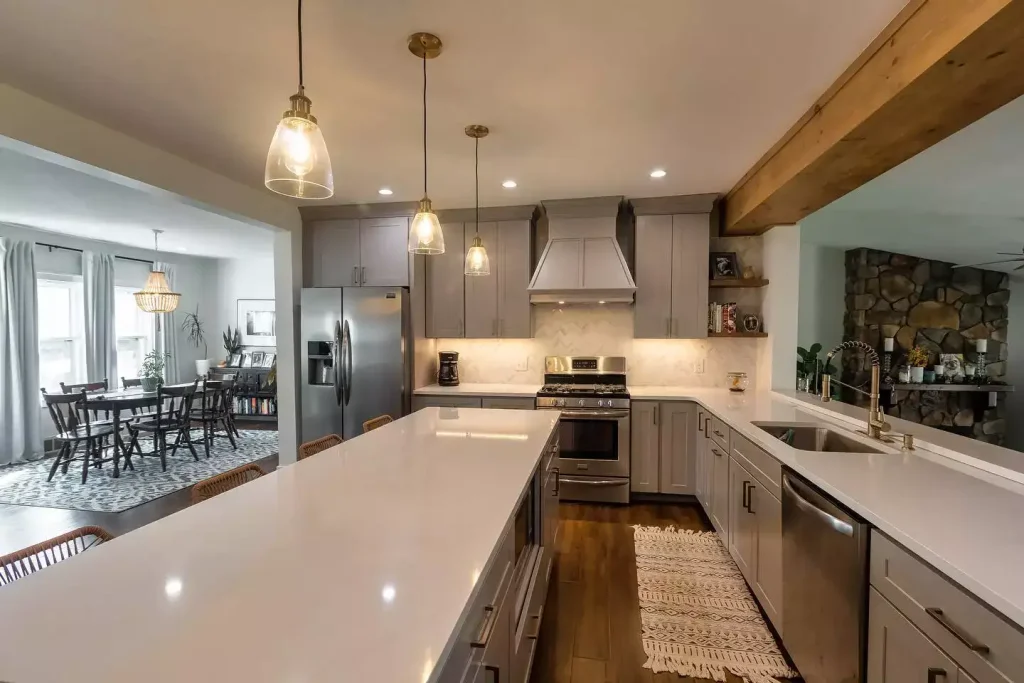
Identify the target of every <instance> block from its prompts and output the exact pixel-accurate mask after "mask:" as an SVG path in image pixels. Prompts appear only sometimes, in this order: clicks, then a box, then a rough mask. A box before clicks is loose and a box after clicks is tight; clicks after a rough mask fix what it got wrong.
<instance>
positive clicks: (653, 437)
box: [629, 401, 661, 493]
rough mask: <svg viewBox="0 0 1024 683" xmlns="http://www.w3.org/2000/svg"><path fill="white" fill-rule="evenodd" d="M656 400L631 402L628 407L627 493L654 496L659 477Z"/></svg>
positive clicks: (659, 455) (659, 450)
mask: <svg viewBox="0 0 1024 683" xmlns="http://www.w3.org/2000/svg"><path fill="white" fill-rule="evenodd" d="M659 409H660V404H658V402H657V401H633V402H632V403H631V406H630V417H629V429H630V446H629V448H630V454H629V456H630V468H629V490H630V491H634V492H637V493H657V492H658V490H659V488H658V484H659V477H660V459H661V432H660V430H659V429H658V411H659Z"/></svg>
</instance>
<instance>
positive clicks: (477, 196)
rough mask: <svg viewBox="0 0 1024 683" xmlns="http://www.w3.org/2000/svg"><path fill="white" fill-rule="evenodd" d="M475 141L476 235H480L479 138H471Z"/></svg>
mask: <svg viewBox="0 0 1024 683" xmlns="http://www.w3.org/2000/svg"><path fill="white" fill-rule="evenodd" d="M473 139H474V140H475V141H476V149H475V151H474V155H473V156H474V163H473V175H474V176H475V177H476V234H477V235H479V234H480V138H473Z"/></svg>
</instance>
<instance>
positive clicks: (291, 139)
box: [263, 0, 334, 199]
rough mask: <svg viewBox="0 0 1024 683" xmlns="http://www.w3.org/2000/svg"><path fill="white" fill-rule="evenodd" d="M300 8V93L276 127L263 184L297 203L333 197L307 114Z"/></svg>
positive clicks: (327, 163) (319, 136)
mask: <svg viewBox="0 0 1024 683" xmlns="http://www.w3.org/2000/svg"><path fill="white" fill-rule="evenodd" d="M298 4H299V91H298V92H297V93H295V94H294V95H292V96H291V97H290V98H289V99H290V100H291V103H292V105H291V108H290V109H288V111H286V112H285V113H284V116H283V117H282V118H281V122H280V123H278V124H277V130H275V131H274V138H273V140H271V141H270V151H268V152H267V167H266V170H265V172H264V174H263V183H264V184H265V185H266V186H267V188H268V189H270V190H273V191H274V192H277V193H278V194H283V195H286V196H288V197H295V198H296V199H327V198H328V197H331V196H333V195H334V173H333V171H332V170H331V157H330V155H329V154H328V153H327V143H325V142H324V134H323V132H322V131H321V130H320V126H319V125H318V124H317V122H316V117H315V116H313V115H312V114H311V113H310V107H311V106H312V102H311V101H310V99H309V98H308V97H306V88H305V83H304V82H303V73H302V0H298Z"/></svg>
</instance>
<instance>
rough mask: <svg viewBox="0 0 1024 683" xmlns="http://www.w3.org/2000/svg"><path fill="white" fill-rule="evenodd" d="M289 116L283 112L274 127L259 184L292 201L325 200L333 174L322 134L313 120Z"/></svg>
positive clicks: (329, 195) (331, 191) (330, 194)
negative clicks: (275, 128)
mask: <svg viewBox="0 0 1024 683" xmlns="http://www.w3.org/2000/svg"><path fill="white" fill-rule="evenodd" d="M307 102H308V100H307ZM293 113H294V112H291V111H289V112H285V116H284V118H282V119H281V122H280V123H279V124H277V130H276V131H274V139H273V140H271V142H270V151H269V152H268V153H267V168H266V172H265V174H264V176H263V182H264V184H265V185H266V186H267V188H269V189H271V190H273V191H274V192H277V193H278V194H283V195H287V196H289V197H295V198H296V199H327V198H328V197H331V196H333V195H334V173H333V172H332V171H331V157H330V155H329V154H328V153H327V143H325V142H324V134H323V132H322V131H321V130H320V126H319V125H317V123H316V120H315V119H312V117H310V118H303V117H302V116H289V114H293Z"/></svg>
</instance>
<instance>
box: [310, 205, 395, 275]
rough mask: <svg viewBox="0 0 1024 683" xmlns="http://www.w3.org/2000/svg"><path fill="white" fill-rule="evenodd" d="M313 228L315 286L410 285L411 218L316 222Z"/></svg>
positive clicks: (312, 248) (312, 260) (312, 253)
mask: <svg viewBox="0 0 1024 683" xmlns="http://www.w3.org/2000/svg"><path fill="white" fill-rule="evenodd" d="M310 229H311V231H312V235H311V238H310V245H311V250H310V251H311V265H312V269H313V277H312V282H311V284H312V286H314V287H408V286H409V269H410V259H409V252H408V249H407V240H408V230H409V219H408V218H405V217H398V218H364V219H346V220H329V221H316V222H314V223H311V224H310Z"/></svg>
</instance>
